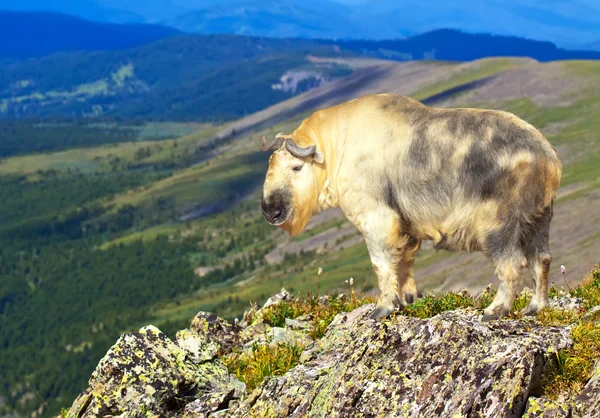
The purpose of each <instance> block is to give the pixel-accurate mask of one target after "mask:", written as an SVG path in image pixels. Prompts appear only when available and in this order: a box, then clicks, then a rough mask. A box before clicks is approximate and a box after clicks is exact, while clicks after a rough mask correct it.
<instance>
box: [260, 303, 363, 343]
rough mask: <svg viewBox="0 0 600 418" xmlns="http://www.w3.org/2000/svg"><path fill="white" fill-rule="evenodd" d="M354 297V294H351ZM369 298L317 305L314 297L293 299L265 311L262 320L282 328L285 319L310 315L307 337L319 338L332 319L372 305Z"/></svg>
mask: <svg viewBox="0 0 600 418" xmlns="http://www.w3.org/2000/svg"><path fill="white" fill-rule="evenodd" d="M352 294H353V295H354V292H352ZM372 302H373V299H371V298H362V299H357V298H356V297H354V296H353V297H352V298H350V299H347V298H337V297H331V298H329V300H328V302H327V303H319V300H318V299H317V298H315V297H311V296H309V297H307V298H294V299H293V300H291V301H285V302H281V303H278V304H276V305H272V306H269V307H268V308H266V309H265V312H264V314H263V319H264V320H265V321H266V322H268V323H269V324H271V325H272V326H275V327H283V326H284V325H285V318H290V319H294V318H297V317H299V316H302V315H305V314H310V315H311V316H312V330H311V331H310V333H309V335H310V336H311V337H312V338H313V339H317V338H321V337H322V336H323V335H324V334H325V330H326V329H327V327H328V326H329V324H330V323H331V321H333V318H335V316H336V315H337V314H339V313H342V312H350V311H353V310H354V309H356V308H358V307H360V306H362V305H366V304H367V303H372Z"/></svg>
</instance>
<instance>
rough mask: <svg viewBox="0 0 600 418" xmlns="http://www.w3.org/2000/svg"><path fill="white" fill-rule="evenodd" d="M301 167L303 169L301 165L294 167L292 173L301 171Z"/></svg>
mask: <svg viewBox="0 0 600 418" xmlns="http://www.w3.org/2000/svg"><path fill="white" fill-rule="evenodd" d="M302 167H303V166H301V165H297V166H296V167H294V168H293V169H292V170H294V171H300V170H302Z"/></svg>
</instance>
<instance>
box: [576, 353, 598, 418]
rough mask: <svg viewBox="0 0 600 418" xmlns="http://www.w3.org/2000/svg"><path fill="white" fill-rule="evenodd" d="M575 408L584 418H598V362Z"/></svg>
mask: <svg viewBox="0 0 600 418" xmlns="http://www.w3.org/2000/svg"><path fill="white" fill-rule="evenodd" d="M577 408H578V411H579V412H580V413H581V414H582V416H584V417H585V418H597V417H600V360H598V361H596V366H595V367H594V371H593V372H592V377H591V378H590V380H589V382H588V383H587V385H585V389H584V390H583V393H582V394H581V395H580V396H579V397H578V399H577Z"/></svg>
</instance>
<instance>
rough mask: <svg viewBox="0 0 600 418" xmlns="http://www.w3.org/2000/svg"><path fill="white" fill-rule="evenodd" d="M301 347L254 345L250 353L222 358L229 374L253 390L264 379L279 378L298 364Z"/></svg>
mask: <svg viewBox="0 0 600 418" xmlns="http://www.w3.org/2000/svg"><path fill="white" fill-rule="evenodd" d="M302 351H304V346H303V345H293V344H282V343H278V344H275V345H274V346H271V345H268V344H264V345H259V344H254V345H253V346H252V351H251V352H234V353H232V354H230V355H228V356H226V357H224V358H223V360H224V362H225V364H226V365H227V368H228V369H229V372H230V373H233V374H235V375H236V376H237V377H238V378H239V379H240V380H241V381H242V382H244V383H246V387H247V389H248V390H249V391H251V390H254V389H255V388H256V387H257V386H258V385H259V384H260V383H261V382H262V381H263V380H264V379H265V378H267V377H269V376H281V375H282V374H284V373H285V372H287V371H288V370H290V369H291V368H293V367H294V366H296V365H297V364H298V360H299V359H300V355H301V354H302Z"/></svg>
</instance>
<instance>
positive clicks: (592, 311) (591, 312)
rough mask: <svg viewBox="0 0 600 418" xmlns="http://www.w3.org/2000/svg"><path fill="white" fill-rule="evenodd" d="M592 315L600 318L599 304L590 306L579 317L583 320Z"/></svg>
mask: <svg viewBox="0 0 600 418" xmlns="http://www.w3.org/2000/svg"><path fill="white" fill-rule="evenodd" d="M594 317H598V318H600V305H598V306H594V307H592V308H591V309H590V310H589V311H587V312H586V313H585V314H584V315H583V316H582V317H581V319H583V320H584V321H590V320H591V319H593V318H594Z"/></svg>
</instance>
